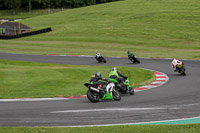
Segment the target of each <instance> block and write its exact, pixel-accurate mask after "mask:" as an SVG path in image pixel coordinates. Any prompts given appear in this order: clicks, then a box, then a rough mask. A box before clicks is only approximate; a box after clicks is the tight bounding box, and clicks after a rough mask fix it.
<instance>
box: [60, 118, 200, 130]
mask: <svg viewBox="0 0 200 133" xmlns="http://www.w3.org/2000/svg"><path fill="white" fill-rule="evenodd" d="M198 118H200V116H197V117H191V118H181V119H171V120H163V121H150V122H137V123H119V124H102V125H79V126H57V127H97V126H98V127H99V126H120V125H138V124H150V123H152V124H153V123H158V122H159V123H160V122H171V121H180V120H190V119H198Z"/></svg>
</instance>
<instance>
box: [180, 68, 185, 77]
mask: <svg viewBox="0 0 200 133" xmlns="http://www.w3.org/2000/svg"><path fill="white" fill-rule="evenodd" d="M181 74H182V75H183V76H185V75H186V73H185V68H183V67H182V68H181Z"/></svg>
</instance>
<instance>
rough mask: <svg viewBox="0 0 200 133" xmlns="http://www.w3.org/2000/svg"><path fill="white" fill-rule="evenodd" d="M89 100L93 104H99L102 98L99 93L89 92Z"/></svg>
mask: <svg viewBox="0 0 200 133" xmlns="http://www.w3.org/2000/svg"><path fill="white" fill-rule="evenodd" d="M87 98H88V99H89V100H90V101H91V102H93V103H97V102H99V99H100V96H99V94H98V93H97V92H91V91H90V90H88V91H87Z"/></svg>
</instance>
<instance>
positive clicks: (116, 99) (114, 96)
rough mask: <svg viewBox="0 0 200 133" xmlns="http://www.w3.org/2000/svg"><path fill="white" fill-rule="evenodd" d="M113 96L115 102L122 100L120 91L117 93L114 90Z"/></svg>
mask: <svg viewBox="0 0 200 133" xmlns="http://www.w3.org/2000/svg"><path fill="white" fill-rule="evenodd" d="M112 94H113V99H114V100H115V101H120V100H121V93H119V91H117V90H116V89H113V91H112Z"/></svg>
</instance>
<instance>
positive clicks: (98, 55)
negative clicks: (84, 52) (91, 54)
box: [95, 51, 101, 59]
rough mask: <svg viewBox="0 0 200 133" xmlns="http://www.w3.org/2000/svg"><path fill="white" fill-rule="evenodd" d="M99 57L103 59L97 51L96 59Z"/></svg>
mask: <svg viewBox="0 0 200 133" xmlns="http://www.w3.org/2000/svg"><path fill="white" fill-rule="evenodd" d="M99 57H101V54H100V53H99V52H98V51H97V52H96V56H95V58H96V59H98V58H99Z"/></svg>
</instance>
